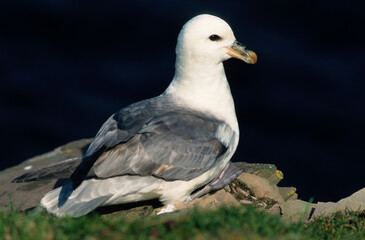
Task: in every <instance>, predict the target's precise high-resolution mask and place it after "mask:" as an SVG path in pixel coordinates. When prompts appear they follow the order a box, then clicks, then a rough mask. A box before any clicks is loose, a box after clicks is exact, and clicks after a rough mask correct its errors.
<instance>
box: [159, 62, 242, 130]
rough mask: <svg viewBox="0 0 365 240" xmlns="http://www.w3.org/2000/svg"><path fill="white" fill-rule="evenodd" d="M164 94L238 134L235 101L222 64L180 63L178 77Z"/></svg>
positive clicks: (177, 71)
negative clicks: (213, 118) (214, 119)
mask: <svg viewBox="0 0 365 240" xmlns="http://www.w3.org/2000/svg"><path fill="white" fill-rule="evenodd" d="M165 94H168V95H170V96H171V97H172V98H174V100H175V101H176V102H177V103H181V104H182V105H183V106H188V107H189V108H191V109H192V110H196V111H201V112H205V113H207V114H209V115H213V116H216V117H217V118H219V119H220V120H222V121H224V122H226V123H227V124H229V125H230V126H231V128H232V129H234V130H236V131H237V133H238V123H237V118H236V112H235V107H234V102H233V98H232V94H231V90H230V87H229V84H228V82H227V78H226V75H225V72H224V67H223V63H221V62H220V63H217V64H202V63H196V62H194V64H192V63H191V64H189V63H186V62H183V63H182V62H181V61H178V60H177V61H176V66H175V76H174V78H173V80H172V82H171V84H170V85H169V87H168V88H167V89H166V91H165Z"/></svg>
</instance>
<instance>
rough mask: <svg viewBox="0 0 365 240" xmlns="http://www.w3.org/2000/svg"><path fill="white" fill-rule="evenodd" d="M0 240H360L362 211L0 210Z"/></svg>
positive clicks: (363, 223)
mask: <svg viewBox="0 0 365 240" xmlns="http://www.w3.org/2000/svg"><path fill="white" fill-rule="evenodd" d="M0 239H6V240H8V239H78V240H79V239H270V240H272V239H341V240H342V239H351V240H356V239H365V213H359V212H347V213H346V214H335V215H333V216H332V217H327V218H320V219H317V220H316V221H313V222H311V223H309V224H304V223H297V224H292V223H288V222H285V221H283V220H281V219H280V217H278V216H274V215H270V214H267V213H264V212H260V211H258V210H256V209H254V208H243V207H241V208H220V209H217V210H215V211H209V212H208V211H198V210H194V211H192V212H191V213H186V214H172V215H164V216H156V217H149V218H145V219H143V220H139V221H132V222H131V221H127V220H125V219H123V218H122V217H115V216H114V215H113V216H100V215H98V214H90V215H88V216H84V217H81V218H77V219H73V218H69V217H66V218H56V217H53V216H50V215H48V214H44V213H42V212H38V213H32V214H24V213H21V212H19V211H11V212H9V213H5V212H2V211H0Z"/></svg>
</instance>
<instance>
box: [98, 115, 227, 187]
mask: <svg viewBox="0 0 365 240" xmlns="http://www.w3.org/2000/svg"><path fill="white" fill-rule="evenodd" d="M222 124H224V123H222V122H220V121H217V120H212V119H206V118H203V117H201V116H197V115H194V114H191V113H180V112H171V113H167V114H165V115H163V116H159V117H156V118H153V119H152V120H151V121H149V122H147V123H146V124H145V125H144V127H143V128H142V129H141V130H140V131H139V132H138V133H137V134H136V135H135V136H133V138H132V139H130V140H129V141H128V142H126V143H123V144H119V145H117V146H115V147H114V148H112V149H110V150H107V151H106V152H104V153H103V154H102V155H101V156H100V157H99V159H98V160H97V161H96V163H95V166H94V172H95V174H96V175H97V176H98V177H101V178H107V177H113V176H118V175H124V174H133V175H134V174H137V175H141V176H146V175H153V176H156V177H159V178H163V179H166V180H190V179H193V178H195V177H197V176H199V175H200V174H202V173H204V172H206V171H207V170H209V169H210V168H211V167H212V166H214V165H216V164H217V162H218V161H219V160H220V158H219V157H220V156H221V155H222V154H224V153H225V152H226V150H227V146H225V145H224V144H223V143H222V141H220V140H219V139H218V138H217V134H216V133H217V130H218V127H219V126H220V125H222ZM228 130H229V131H230V133H229V134H231V135H232V133H233V132H232V131H231V130H230V129H227V131H228Z"/></svg>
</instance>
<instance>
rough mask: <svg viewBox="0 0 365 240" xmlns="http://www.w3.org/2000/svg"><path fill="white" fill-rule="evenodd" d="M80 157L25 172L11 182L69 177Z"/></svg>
mask: <svg viewBox="0 0 365 240" xmlns="http://www.w3.org/2000/svg"><path fill="white" fill-rule="evenodd" d="M80 162H81V158H71V159H67V160H64V161H61V162H58V163H54V164H51V165H49V166H46V167H44V168H41V169H37V170H34V171H30V172H27V173H25V174H23V175H21V176H19V177H16V178H15V179H13V180H12V181H11V182H12V183H21V182H32V181H38V180H45V179H56V178H57V179H59V178H69V177H70V176H71V174H72V172H73V171H74V170H75V169H76V167H77V166H78V165H79V164H80Z"/></svg>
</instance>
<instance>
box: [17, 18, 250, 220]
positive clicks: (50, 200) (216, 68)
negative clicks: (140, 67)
mask: <svg viewBox="0 0 365 240" xmlns="http://www.w3.org/2000/svg"><path fill="white" fill-rule="evenodd" d="M231 57H234V58H238V59H240V60H243V61H245V62H247V63H250V64H254V63H256V61H257V56H256V54H255V53H254V52H253V51H249V50H247V49H246V48H245V47H244V46H243V45H241V44H240V43H239V42H238V41H237V40H236V38H235V36H234V34H233V31H232V29H231V27H230V26H229V25H228V24H227V23H226V22H225V21H224V20H222V19H220V18H218V17H216V16H212V15H208V14H203V15H198V16H196V17H194V18H192V19H191V20H190V21H188V22H187V23H186V24H185V25H184V26H183V28H182V30H181V31H180V33H179V36H178V40H177V45H176V63H175V75H174V77H173V79H172V81H171V83H170V85H169V86H168V88H167V89H166V90H165V92H163V93H162V94H161V95H159V96H157V97H154V98H151V99H147V100H143V101H140V102H137V103H134V104H132V105H130V106H127V107H125V108H123V109H121V110H119V111H118V112H116V113H115V114H113V115H112V116H111V117H110V118H109V119H108V120H107V121H106V122H105V123H104V124H103V125H102V127H101V128H100V130H99V132H98V133H97V135H96V137H95V138H94V140H93V141H92V143H91V144H90V146H89V148H88V150H87V152H86V154H85V155H84V157H83V158H82V161H81V163H80V164H79V165H78V166H77V168H76V169H75V171H74V172H73V174H72V175H71V177H70V179H71V181H70V182H69V183H68V184H66V185H64V186H62V187H59V188H56V189H54V190H52V191H51V192H49V193H47V194H46V195H45V196H44V197H43V198H42V200H41V206H42V207H44V208H46V209H47V211H48V212H50V213H52V214H55V215H57V216H65V215H69V216H73V217H79V216H82V215H85V214H87V213H89V212H91V211H92V210H94V209H95V208H97V207H100V206H106V205H112V204H123V203H129V202H137V201H143V200H149V199H155V198H158V199H159V200H160V201H161V202H162V203H163V204H164V205H165V207H164V208H163V209H162V210H161V212H168V211H172V210H173V209H174V207H173V204H175V203H180V202H187V201H190V200H192V199H194V198H197V197H200V196H202V195H204V194H206V193H208V192H210V191H213V190H216V189H219V188H222V187H223V186H225V185H227V184H229V183H230V182H231V181H233V180H234V179H235V178H236V177H237V176H238V175H239V174H241V173H242V171H243V170H242V169H238V168H236V167H235V166H234V165H233V164H232V163H231V162H230V159H231V157H232V155H233V154H234V152H235V151H236V148H237V144H238V139H239V128H238V122H237V118H236V113H235V107H234V102H233V98H232V95H231V90H230V87H229V84H228V82H227V78H226V75H225V72H224V67H223V63H222V62H223V61H225V60H227V59H229V58H231ZM61 165H62V163H59V164H56V168H58V169H62V167H60V166H61ZM69 165H70V161H68V162H67V161H65V164H64V166H65V167H64V168H68V167H69ZM64 168H63V169H64ZM50 169H51V168H48V169H47V171H52V170H50ZM38 173H39V172H38ZM43 174H44V173H43ZM48 174H49V173H48ZM55 175H57V174H55ZM38 176H39V174H38ZM23 178H24V177H23ZM36 178H39V177H36ZM19 181H20V180H19V179H18V181H17V180H15V182H19ZM202 187H203V188H202ZM199 188H202V189H201V190H199V191H196V190H197V189H199Z"/></svg>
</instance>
